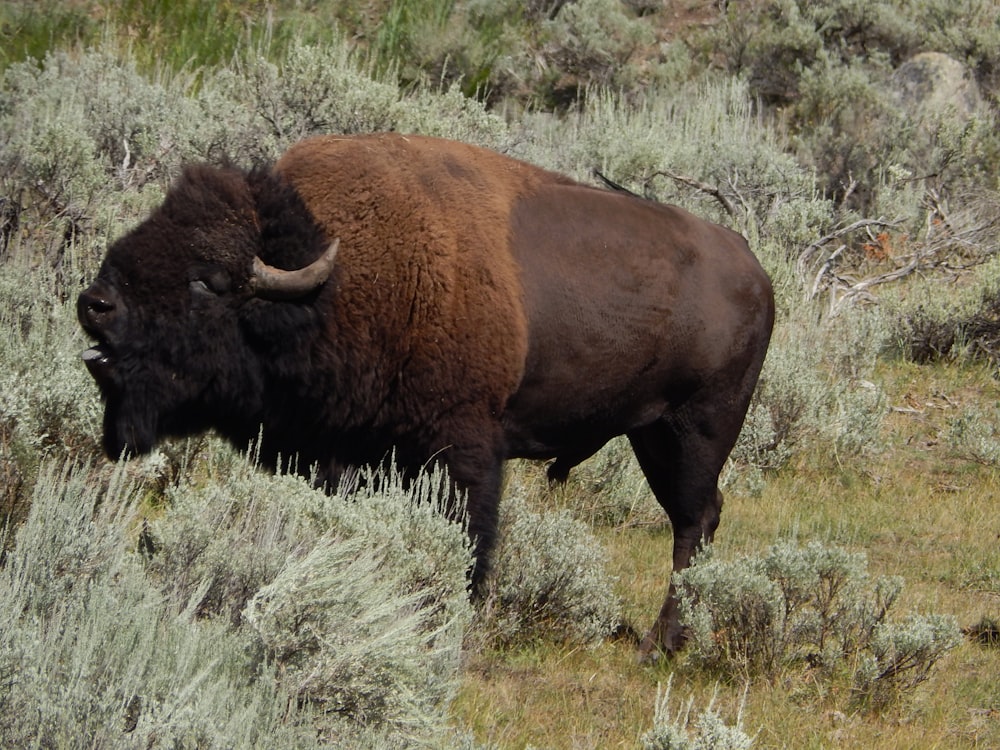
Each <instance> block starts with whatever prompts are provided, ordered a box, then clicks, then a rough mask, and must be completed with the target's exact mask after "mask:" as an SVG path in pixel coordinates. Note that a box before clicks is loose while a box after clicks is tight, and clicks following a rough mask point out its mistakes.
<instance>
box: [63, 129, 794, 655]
mask: <svg viewBox="0 0 1000 750" xmlns="http://www.w3.org/2000/svg"><path fill="white" fill-rule="evenodd" d="M338 242H339V249H338ZM78 314H79V318H80V322H81V324H82V325H83V327H84V329H85V330H86V331H87V333H88V334H89V335H90V336H91V337H92V338H93V339H95V341H96V344H95V346H94V347H92V348H91V349H89V350H88V351H87V352H85V354H84V359H85V361H86V364H87V367H88V369H89V370H90V371H91V373H92V374H93V376H94V378H95V380H96V381H97V383H98V385H99V387H100V389H101V393H102V395H103V397H104V399H105V402H106V406H105V420H104V432H105V434H104V444H105V449H106V450H107V452H108V454H109V455H110V456H111V457H112V458H118V457H120V456H121V455H123V454H125V453H133V454H134V453H142V452H146V451H148V450H150V449H151V448H152V447H153V446H154V445H155V444H156V442H157V441H158V440H160V439H162V438H163V437H166V436H172V435H188V434H194V433H197V432H200V431H203V430H206V429H215V430H216V431H218V432H219V433H220V434H222V435H223V436H225V437H226V438H228V439H229V440H230V441H232V442H233V443H234V444H235V445H237V446H238V447H241V448H242V447H245V446H246V445H247V444H248V443H249V442H250V441H252V440H254V439H255V438H256V437H257V436H258V435H262V436H263V437H262V439H261V440H262V441H261V444H260V453H261V456H262V459H263V460H264V461H265V462H270V463H271V464H272V465H273V464H274V463H276V462H277V461H278V457H279V456H285V457H290V456H298V465H299V466H301V467H303V469H304V470H305V469H310V468H315V469H316V470H317V471H318V472H319V476H320V477H321V479H322V480H323V481H325V482H327V483H328V484H329V485H330V486H333V485H334V484H335V483H336V481H337V480H338V478H339V477H340V475H341V472H342V471H343V470H345V469H347V468H350V467H356V466H361V465H371V464H377V463H381V462H383V461H384V460H385V457H386V456H390V455H391V456H394V457H395V461H396V463H397V465H398V467H399V468H400V470H401V471H402V472H403V473H404V475H409V476H413V475H414V474H415V473H416V472H419V471H421V470H423V469H424V468H426V467H427V466H428V465H429V464H431V463H440V464H443V465H445V466H446V467H447V469H448V473H449V476H450V477H451V480H452V482H453V493H454V496H455V497H457V493H459V492H461V493H464V494H465V496H466V497H467V512H468V516H469V531H470V534H471V535H472V537H473V538H474V540H475V545H476V547H475V551H476V557H477V565H476V569H475V572H474V574H473V578H474V583H475V584H477V585H478V584H480V583H481V582H482V579H483V577H484V576H485V574H486V570H487V565H488V560H489V555H490V551H491V549H492V547H493V542H494V539H495V536H496V524H497V504H498V502H499V492H500V478H501V470H502V463H503V461H504V460H505V459H507V458H511V457H526V458H537V459H555V462H554V463H553V464H552V465H551V467H550V476H552V477H553V478H554V479H558V480H561V479H565V477H566V476H567V475H568V473H569V471H570V470H571V469H572V467H574V466H575V465H576V464H578V463H579V462H580V461H582V460H584V459H586V458H587V457H588V456H590V455H592V454H593V453H594V452H595V451H597V450H598V449H600V447H601V446H602V445H604V444H605V443H606V442H607V441H608V440H609V439H611V438H613V437H615V436H617V435H626V436H627V437H628V439H629V441H630V442H631V444H632V447H633V449H634V451H635V454H636V456H637V458H638V460H639V464H640V466H641V467H642V470H643V472H644V474H645V475H646V477H647V479H648V481H649V484H650V486H651V487H652V489H653V492H654V494H655V495H656V497H657V499H658V501H659V502H660V504H661V505H662V506H663V508H664V510H665V511H666V512H667V514H668V516H669V518H670V521H671V523H672V526H673V532H674V549H673V559H672V566H671V567H672V569H673V570H675V571H676V570H680V569H682V568H684V567H686V566H687V565H688V563H689V562H690V559H691V556H692V554H693V553H694V551H695V550H696V549H697V547H698V545H700V544H701V543H702V541H703V540H706V539H711V538H712V535H713V533H714V531H715V528H716V526H717V525H718V522H719V513H720V511H721V508H722V495H721V493H720V492H719V491H718V486H717V485H718V476H719V472H720V471H721V469H722V466H723V464H724V462H725V460H726V458H727V456H728V455H729V452H730V450H731V449H732V447H733V444H734V443H735V441H736V438H737V436H738V434H739V431H740V428H741V426H742V423H743V418H744V415H745V413H746V410H747V407H748V405H749V402H750V398H751V395H752V393H753V389H754V387H755V384H756V381H757V377H758V374H759V372H760V368H761V366H762V363H763V360H764V355H765V352H766V349H767V345H768V339H769V337H770V332H771V326H772V323H773V318H774V302H773V297H772V293H771V287H770V282H769V280H768V278H767V276H766V274H765V273H764V272H763V270H762V269H761V267H760V265H759V264H758V263H757V261H756V260H755V258H754V257H753V255H752V254H751V253H750V251H749V249H748V248H747V245H746V242H745V241H744V240H743V238H742V237H740V236H739V235H737V234H735V233H733V232H731V231H729V230H727V229H724V228H722V227H719V226H716V225H714V224H710V223H708V222H705V221H702V220H700V219H698V218H696V217H694V216H692V215H691V214H689V213H687V212H685V211H682V210H680V209H678V208H675V207H671V206H665V205H661V204H657V203H654V202H651V201H647V200H643V199H641V198H638V197H636V196H633V195H629V194H625V193H622V192H609V191H606V190H601V189H597V188H593V187H588V186H585V185H581V184H579V183H576V182H574V181H572V180H570V179H568V178H566V177H562V176H560V175H557V174H554V173H552V172H548V171H545V170H542V169H539V168H537V167H533V166H531V165H529V164H526V163H524V162H519V161H516V160H513V159H510V158H507V157H504V156H501V155H499V154H496V153H493V152H491V151H487V150H484V149H479V148H476V147H473V146H468V145H465V144H461V143H455V142H451V141H443V140H437V139H432V138H423V137H419V136H401V135H396V134H383V135H371V136H357V137H333V136H329V137H318V138H313V139H309V140H306V141H303V142H302V143H300V144H298V145H296V146H294V147H293V148H292V149H290V150H289V151H288V152H287V153H286V154H285V155H284V156H283V157H282V158H281V159H280V160H279V161H278V163H277V164H276V165H274V166H273V167H272V168H268V169H258V170H254V171H251V172H243V171H241V170H237V169H232V168H213V167H208V166H193V167H188V168H187V169H186V170H185V171H184V173H183V175H182V176H181V177H180V178H179V179H178V181H177V182H176V183H175V184H174V185H173V187H172V188H171V190H170V191H169V192H168V194H167V197H166V199H165V201H164V203H163V205H162V206H160V207H159V208H157V209H156V210H155V211H154V212H153V213H152V214H151V215H150V216H149V218H147V219H146V220H145V221H144V222H143V223H142V224H140V225H139V226H138V227H136V228H135V229H134V230H132V231H131V232H130V233H129V234H127V235H126V236H124V237H122V238H121V239H119V240H118V241H117V242H115V243H114V244H113V245H112V246H111V247H110V248H109V250H108V254H107V257H106V258H105V260H104V263H103V264H102V266H101V269H100V272H99V273H98V276H97V278H96V279H95V281H94V283H93V284H92V285H91V286H90V288H88V289H87V290H86V291H85V292H83V293H82V294H81V295H80V298H79V302H78ZM682 642H683V633H682V631H681V628H680V626H679V624H678V619H677V607H676V599H675V596H674V591H673V588H672V587H670V588H669V589H668V591H667V596H666V599H665V601H664V604H663V606H662V608H661V610H660V614H659V616H658V618H657V619H656V621H655V623H654V624H653V627H652V628H651V629H650V631H649V633H648V634H647V635H646V637H645V639H644V640H643V641H642V643H641V645H640V655H641V656H642V657H643V658H653V657H655V656H657V655H658V654H660V653H671V652H673V651H674V650H675V649H677V648H678V647H679V646H680V645H681V643H682Z"/></svg>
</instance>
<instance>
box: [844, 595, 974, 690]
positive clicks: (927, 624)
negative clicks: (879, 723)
mask: <svg viewBox="0 0 1000 750" xmlns="http://www.w3.org/2000/svg"><path fill="white" fill-rule="evenodd" d="M961 642H962V634H961V631H960V630H959V629H958V626H957V625H956V624H955V619H954V618H953V617H945V616H943V615H927V616H920V615H911V616H910V617H908V618H907V619H906V620H904V621H903V622H901V623H883V624H881V625H880V626H879V627H878V629H877V630H876V631H875V633H874V634H873V636H872V639H871V644H870V647H869V651H868V652H867V653H865V654H863V655H862V657H861V662H860V666H859V667H858V668H857V670H856V671H855V673H854V699H855V701H856V702H857V703H859V704H861V705H864V706H866V707H867V708H870V709H873V710H879V709H882V708H886V707H887V706H890V705H892V704H893V703H895V702H897V701H898V699H899V697H900V696H901V695H904V694H906V693H909V692H910V691H912V690H913V689H914V688H915V687H917V685H919V684H920V683H922V682H924V681H925V680H926V679H927V678H928V677H929V676H930V671H931V669H932V668H933V667H934V665H935V664H936V663H937V662H938V660H940V659H941V657H943V656H944V655H945V654H946V653H947V652H948V651H950V650H951V649H953V648H955V646H957V645H959V643H961Z"/></svg>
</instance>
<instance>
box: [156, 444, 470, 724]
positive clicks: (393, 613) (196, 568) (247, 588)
mask: <svg viewBox="0 0 1000 750" xmlns="http://www.w3.org/2000/svg"><path fill="white" fill-rule="evenodd" d="M216 450H217V451H220V452H222V453H223V455H222V456H221V458H220V459H216V460H215V461H214V463H213V465H214V467H215V468H214V469H213V471H214V472H219V473H220V474H221V475H220V476H219V478H218V479H217V480H213V481H209V482H206V483H204V484H203V485H201V486H199V485H195V484H190V483H183V484H181V485H179V486H177V487H175V488H172V489H170V490H169V491H168V493H167V502H168V509H167V510H166V512H165V513H164V514H163V516H162V517H161V518H159V519H158V520H156V521H154V522H151V523H150V524H149V526H148V531H147V533H148V535H149V538H150V542H149V544H150V546H151V548H152V549H153V550H154V551H153V553H152V555H151V556H150V559H149V561H148V563H147V567H148V570H149V573H150V576H151V577H152V580H153V581H155V582H156V584H157V586H158V587H159V588H160V589H161V590H163V591H164V592H165V593H166V595H167V596H168V598H169V600H170V601H172V602H174V603H175V606H178V607H183V608H185V609H187V610H188V611H190V612H192V613H195V614H197V615H198V616H199V617H201V618H209V619H212V618H215V619H220V620H221V621H224V622H230V623H231V624H232V625H233V626H234V627H237V628H243V629H244V630H246V631H247V632H248V633H250V634H251V638H250V640H251V642H252V643H253V644H254V648H256V649H259V650H260V651H261V652H262V654H263V655H264V658H265V661H266V663H268V664H269V665H271V666H272V667H273V668H274V669H276V670H277V673H278V675H279V680H280V682H281V684H282V685H283V687H284V689H286V690H287V691H289V692H290V693H291V694H292V695H294V696H296V699H297V700H300V701H303V702H305V703H307V704H308V705H310V706H312V707H313V708H314V709H315V710H316V712H317V716H318V717H320V718H317V720H316V724H317V730H318V731H319V732H320V733H321V734H322V735H323V736H326V737H330V736H341V737H342V736H345V734H350V735H351V736H355V735H356V734H357V732H359V731H361V729H362V728H363V727H367V726H374V727H378V728H379V729H380V731H383V732H388V733H389V734H390V735H391V736H392V737H395V738H396V740H395V741H397V742H400V743H404V744H405V743H408V742H411V741H413V742H416V741H417V740H418V739H419V738H421V737H424V738H426V737H428V736H434V734H435V732H440V731H443V727H444V725H445V718H446V717H445V714H444V711H445V709H446V707H447V705H448V703H449V702H450V700H451V698H452V697H453V695H454V692H455V690H456V689H457V675H458V664H459V655H460V654H459V652H460V648H461V644H462V639H463V636H464V633H465V629H466V627H467V625H468V624H469V621H470V619H471V616H472V609H471V604H470V602H469V599H468V594H467V591H466V586H467V583H466V581H467V578H466V575H467V571H468V569H469V567H470V565H471V552H470V547H469V544H468V541H467V536H466V534H465V531H464V528H463V526H462V525H461V524H458V523H452V522H450V521H448V520H447V518H446V517H445V514H444V513H443V510H442V507H441V503H440V500H439V499H438V498H439V497H440V491H441V489H442V487H444V486H445V482H446V480H445V478H444V476H443V475H442V474H440V473H432V474H428V475H423V476H421V477H419V478H417V479H416V480H414V481H413V482H412V483H409V484H406V483H404V482H403V480H402V479H401V478H400V477H399V476H397V475H395V474H394V473H391V472H388V473H382V472H367V473H365V474H363V475H362V479H363V480H364V481H363V482H362V483H361V486H360V487H353V488H350V489H349V491H348V490H347V489H345V490H344V491H342V492H339V493H336V494H333V495H327V494H326V493H324V492H321V491H319V490H316V489H313V488H312V487H310V486H309V484H308V483H307V482H306V481H305V480H303V479H301V478H298V477H295V476H290V475H279V476H273V475H270V474H267V473H266V472H263V471H259V470H256V469H255V468H254V466H253V465H252V463H250V462H247V461H244V460H240V459H235V460H234V459H233V457H232V455H231V454H226V453H225V451H226V449H225V448H222V447H217V448H216Z"/></svg>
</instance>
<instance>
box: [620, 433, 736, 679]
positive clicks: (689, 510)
mask: <svg viewBox="0 0 1000 750" xmlns="http://www.w3.org/2000/svg"><path fill="white" fill-rule="evenodd" d="M693 423H694V422H692V421H685V424H688V425H690V424H693ZM677 425H678V423H677V422H676V421H668V420H667V419H663V420H660V421H658V422H656V423H654V424H651V425H648V426H646V427H643V428H641V429H639V430H636V431H634V432H630V433H629V435H628V437H629V440H630V442H631V443H632V447H633V450H634V451H635V455H636V458H637V459H638V461H639V465H640V467H641V468H642V471H643V473H644V474H645V476H646V480H647V481H648V482H649V485H650V487H651V489H652V490H653V494H654V495H655V496H656V499H657V501H658V502H659V503H660V505H661V506H662V507H663V509H664V510H665V511H666V513H667V516H668V517H669V518H670V524H671V526H672V528H673V537H674V543H673V554H672V561H671V562H672V564H671V572H672V573H676V572H678V571H680V570H683V569H684V568H686V567H687V566H688V565H689V564H690V562H691V558H692V557H693V556H694V554H695V552H696V551H697V550H698V549H699V548H700V547H701V545H702V544H703V543H704V542H709V541H711V540H712V537H713V535H714V534H715V530H716V528H717V527H718V525H719V518H720V514H721V512H722V492H720V491H719V488H718V478H719V473H720V472H721V470H722V467H723V465H724V463H725V461H726V458H727V457H728V455H729V451H730V450H731V449H732V446H733V443H734V442H735V440H736V436H737V435H738V433H739V425H738V424H736V425H735V426H734V427H733V429H732V430H729V431H728V432H726V433H720V432H713V433H711V436H709V435H706V434H704V433H702V432H699V431H697V430H695V429H690V430H685V429H682V428H680V427H678V426H677ZM730 432H731V433H732V434H729V433H730ZM672 577H673V576H671V578H672ZM685 640H686V634H685V632H684V629H683V628H682V627H681V624H680V621H679V611H678V602H677V590H676V587H675V585H674V583H673V581H672V580H671V582H670V585H669V588H668V590H667V595H666V598H665V600H664V602H663V606H662V607H661V609H660V612H659V615H658V616H657V618H656V621H655V622H654V623H653V626H652V627H651V628H650V630H649V632H648V633H647V635H646V637H645V638H644V639H643V640H642V643H641V645H640V647H639V658H640V660H641V661H652V660H655V659H656V658H658V656H659V655H660V654H665V655H668V656H669V655H672V654H673V653H675V652H676V651H678V650H679V649H680V648H681V647H682V646H683V645H684V641H685Z"/></svg>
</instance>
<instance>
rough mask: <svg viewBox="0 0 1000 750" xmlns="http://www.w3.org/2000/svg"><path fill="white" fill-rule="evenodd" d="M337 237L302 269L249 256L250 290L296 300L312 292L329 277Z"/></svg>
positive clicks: (277, 297)
mask: <svg viewBox="0 0 1000 750" xmlns="http://www.w3.org/2000/svg"><path fill="white" fill-rule="evenodd" d="M338 247H340V238H337V239H335V240H334V241H333V242H331V243H330V246H329V247H328V248H327V249H326V252H325V253H323V254H322V255H321V256H320V257H319V258H317V259H316V260H314V261H313V262H312V263H310V264H309V265H308V266H306V267H305V268H299V269H297V270H295V271H285V270H283V269H281V268H275V267H274V266H269V265H267V263H265V262H264V261H262V260H261V259H260V258H257V257H255V258H254V259H253V276H252V277H251V278H250V289H251V290H252V291H253V293H254V294H255V295H256V296H258V297H263V298H264V299H271V300H288V299H296V298H297V297H301V296H303V295H305V294H309V292H311V291H313V290H314V289H316V288H317V287H319V286H322V284H323V283H324V282H325V281H326V280H327V278H329V276H330V272H331V271H332V270H333V261H334V259H335V258H336V257H337V248H338Z"/></svg>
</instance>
